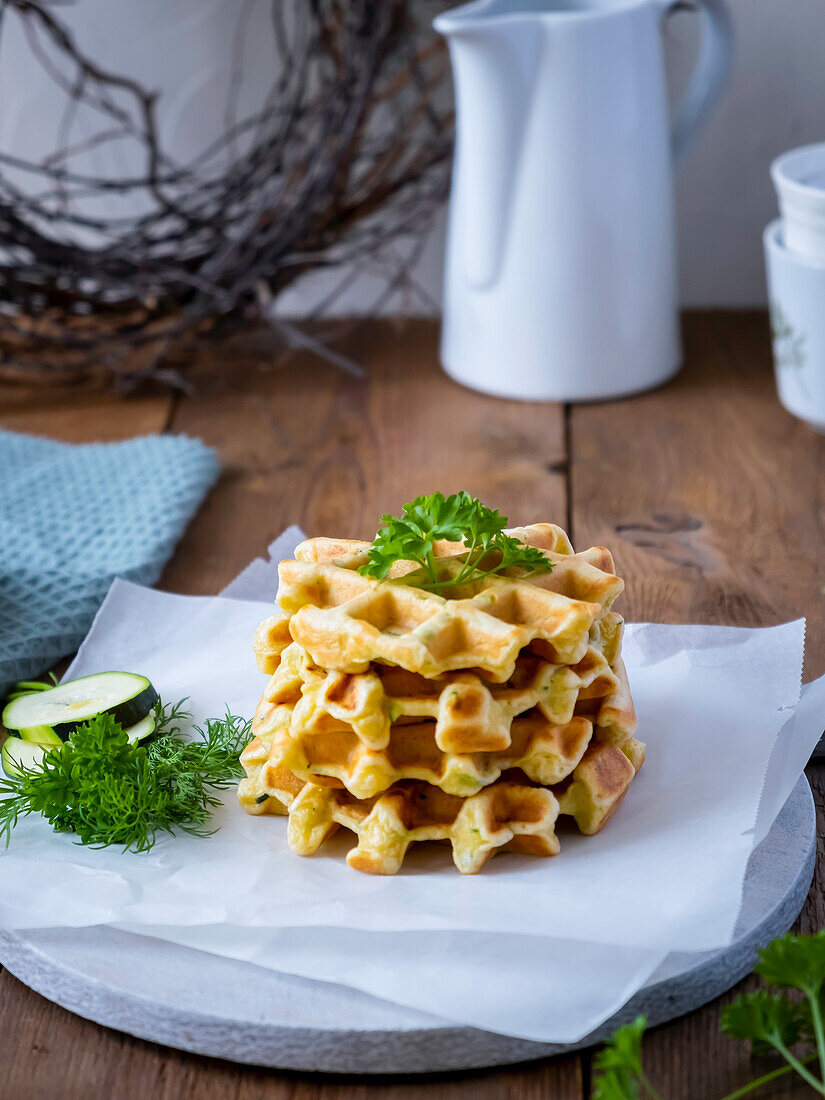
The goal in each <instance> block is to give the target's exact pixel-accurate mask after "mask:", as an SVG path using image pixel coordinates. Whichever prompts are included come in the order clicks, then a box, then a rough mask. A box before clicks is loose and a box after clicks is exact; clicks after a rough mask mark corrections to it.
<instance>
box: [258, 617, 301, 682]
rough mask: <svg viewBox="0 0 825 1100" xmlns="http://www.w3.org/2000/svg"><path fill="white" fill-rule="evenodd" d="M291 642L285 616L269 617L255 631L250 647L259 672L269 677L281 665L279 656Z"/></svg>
mask: <svg viewBox="0 0 825 1100" xmlns="http://www.w3.org/2000/svg"><path fill="white" fill-rule="evenodd" d="M291 642H292V635H291V634H290V633H289V620H288V619H287V617H286V616H285V615H280V614H278V615H270V616H269V618H268V619H264V621H263V622H262V623H261V625H260V626H259V627H258V629H257V630H256V631H255V639H254V641H253V643H252V647H253V649H254V650H255V660H256V661H257V662H258V668H259V669H260V670H261V672H265V673H267V675H271V674H272V673H273V672H274V671H275V670H276V669H277V667H278V665H279V664H280V663H281V654H282V653H283V651H284V650H285V649H286V647H287V646H288V645H289V644H290V643H291Z"/></svg>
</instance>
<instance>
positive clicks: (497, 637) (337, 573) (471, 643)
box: [280, 559, 601, 682]
mask: <svg viewBox="0 0 825 1100" xmlns="http://www.w3.org/2000/svg"><path fill="white" fill-rule="evenodd" d="M444 560H445V562H446V563H447V564H445V565H443V566H441V567H440V572H441V575H444V574H445V573H446V572H448V571H449V570H450V569H451V568H453V565H454V568H455V570H457V569H458V568H459V567H460V566H459V564H458V563H457V560H456V559H444ZM280 575H281V587H280V592H281V605H282V607H283V608H284V610H285V611H286V612H287V613H288V614H290V615H291V618H290V622H289V630H290V633H291V635H292V637H293V638H294V639H295V641H296V642H299V643H300V644H301V645H302V646H303V647H304V648H305V649H306V650H307V651H308V652H309V653H310V655H311V656H312V658H313V660H314V661H315V662H316V664H318V665H321V666H322V667H323V668H328V669H336V670H338V671H340V672H365V671H366V670H367V668H368V667H369V665H370V663H371V662H372V661H379V662H382V663H384V664H391V665H398V666H400V667H401V668H406V669H408V670H409V671H410V672H417V673H420V674H421V675H422V676H426V677H427V678H429V679H432V678H435V677H437V676H440V675H441V674H442V673H444V672H448V671H451V670H453V669H469V668H477V669H480V670H482V671H483V672H486V673H487V674H488V675H489V676H490V678H491V679H493V680H496V681H498V682H502V681H504V680H506V679H508V677H510V676H511V675H512V674H513V670H514V668H515V662H516V657H517V656H518V654H519V652H520V651H521V650H522V649H523V648H524V647H525V646H527V645H529V644H530V643H531V642H533V641H534V640H540V641H542V642H545V643H546V644H547V646H548V649H549V652H551V653H552V655H553V659H554V660H555V661H556V662H557V663H558V664H574V663H575V662H576V661H579V660H581V658H582V657H583V656H584V653H585V650H586V649H587V643H588V635H589V631H590V627H591V626H592V624H593V622H594V620H595V619H596V618H597V617H598V615H599V614H600V612H601V607H600V606H599V605H598V604H596V603H585V602H584V601H581V600H574V599H570V598H569V597H567V596H562V595H559V594H558V593H556V592H550V591H546V590H544V589H542V588H540V587H539V586H538V585H537V584H533V583H531V582H530V581H523V580H511V579H508V578H505V577H497V576H492V577H487V578H486V579H485V580H483V581H480V582H478V583H476V584H473V585H466V586H462V589H461V591H460V592H459V591H456V592H455V594H454V598H451V599H445V598H444V597H443V596H439V595H437V594H436V593H434V592H425V591H423V590H422V589H420V588H415V587H413V586H412V585H411V584H408V583H407V580H408V578H403V579H400V580H397V581H376V580H373V579H372V578H370V577H362V576H361V575H360V574H359V573H354V572H353V571H352V570H350V569H342V568H341V567H340V566H337V565H305V564H303V563H300V562H282V563H281V569H280ZM410 576H412V577H414V576H415V574H410Z"/></svg>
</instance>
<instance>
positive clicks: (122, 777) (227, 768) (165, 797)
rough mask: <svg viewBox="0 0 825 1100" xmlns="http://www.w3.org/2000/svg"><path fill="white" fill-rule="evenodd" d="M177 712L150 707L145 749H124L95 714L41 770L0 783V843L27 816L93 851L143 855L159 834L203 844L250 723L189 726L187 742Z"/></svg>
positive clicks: (117, 729) (236, 771)
mask: <svg viewBox="0 0 825 1100" xmlns="http://www.w3.org/2000/svg"><path fill="white" fill-rule="evenodd" d="M184 703H185V700H184V701H182V702H181V703H177V704H175V705H174V706H172V707H168V708H163V707H162V706H161V705H160V704H158V707H157V710H156V715H155V717H156V722H157V725H156V730H157V733H156V736H155V737H154V739H153V740H152V741H150V742H149V743H148V744H146V745H142V744H134V743H133V742H130V741H129V739H128V737H127V736H126V734H125V733H124V732H123V729H122V727H121V726H120V725H119V724H118V723H117V722H116V721H115V720H114V719H113V718H112V716H111V715H108V714H101V715H98V716H97V717H95V718H92V719H91V720H90V721H88V722H85V723H84V724H83V725H82V726H79V727H78V728H77V729H76V730H75V731H74V733H72V735H71V737H70V738H69V740H68V741H67V742H66V743H65V744H63V745H60V746H55V748H53V749H50V750H49V751H48V752H47V753H46V755H45V756H44V758H43V761H42V763H41V764H38V765H36V766H33V767H30V768H26V769H24V770H23V773H22V775H21V776H19V777H18V778H15V779H10V778H6V777H0V837H4V838H5V841H6V844H8V843H9V839H10V836H11V831H12V829H13V828H14V826H15V825H16V823H17V821H18V820H19V819H20V818H21V817H25V816H27V815H28V814H34V813H39V814H42V815H43V816H44V817H45V818H46V820H47V821H48V822H49V823H50V824H51V825H52V826H53V827H54V829H55V831H58V832H66V831H71V832H74V833H76V834H77V837H78V840H79V841H80V843H81V844H89V845H91V846H92V847H95V848H102V847H106V846H108V845H116V846H118V847H122V848H124V849H127V850H130V851H133V852H146V851H148V850H149V849H150V848H151V847H152V845H153V844H154V843H155V841H156V839H157V836H158V834H159V833H164V832H173V831H174V830H178V829H179V830H181V831H183V832H186V833H191V834H193V835H195V836H208V835H209V834H210V833H211V832H213V831H214V830H212V829H210V828H208V824H209V821H210V818H211V816H212V811H213V810H214V809H215V808H216V807H217V806H219V805H220V799H219V798H218V797H217V796H216V793H215V792H216V791H218V790H221V789H223V788H226V787H229V786H231V785H232V784H233V783H235V782H236V781H237V780H238V779H239V778H240V777H241V776H242V775H243V769H242V768H241V765H240V763H239V761H238V757H239V755H240V753H241V751H242V749H243V748H244V747H245V746H246V744H247V742H248V741H249V738H250V736H251V723H250V722H248V721H245V720H244V719H242V718H238V717H236V716H234V715H231V714H229V713H228V712H227V714H226V716H225V717H224V718H221V719H211V720H209V721H208V722H206V724H205V725H204V726H203V728H201V727H197V726H196V727H195V732H196V733H197V734H198V735H199V736H198V737H197V738H195V739H193V740H190V739H189V738H187V737H184V736H183V735H182V733H181V730H180V725H181V722H182V721H183V720H184V719H186V718H188V717H189V715H188V714H187V713H186V712H185V710H184V709H183V707H184ZM3 796H5V797H3Z"/></svg>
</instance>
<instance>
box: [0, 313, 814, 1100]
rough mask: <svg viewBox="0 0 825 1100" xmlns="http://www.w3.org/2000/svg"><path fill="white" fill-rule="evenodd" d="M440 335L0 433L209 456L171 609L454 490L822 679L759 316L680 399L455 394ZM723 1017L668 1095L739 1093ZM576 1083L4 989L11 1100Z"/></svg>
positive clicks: (573, 1095)
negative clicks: (337, 1072)
mask: <svg viewBox="0 0 825 1100" xmlns="http://www.w3.org/2000/svg"><path fill="white" fill-rule="evenodd" d="M436 340H437V333H436V327H435V325H434V324H432V323H429V322H408V323H404V324H400V323H395V322H376V323H371V324H369V325H367V326H365V327H363V328H362V329H360V331H358V332H356V333H355V334H353V335H352V336H351V337H350V338H349V340H348V341H347V342H346V345H345V347H344V350H345V351H346V352H347V354H349V355H351V356H352V357H353V358H354V359H356V360H358V361H360V362H361V363H363V364H364V365H365V367H366V368H367V373H368V377H367V380H366V381H357V380H354V379H352V378H350V377H348V376H347V375H345V374H343V373H341V372H340V371H338V370H336V369H334V368H332V367H330V366H327V365H325V364H321V363H318V362H315V361H313V360H311V359H310V358H308V357H305V356H296V357H295V358H294V359H292V360H291V361H290V362H289V363H287V364H285V365H281V366H277V367H273V366H272V365H271V364H272V360H273V355H272V353H271V350H270V348H269V347H268V346H267V342H266V340H264V339H263V338H262V337H260V336H257V335H256V336H250V337H248V338H246V339H244V340H242V341H240V342H235V343H234V344H233V345H231V346H228V347H225V348H222V349H217V350H216V351H212V352H209V353H208V355H207V356H205V359H204V365H203V369H202V370H199V372H198V373H199V375H201V376H202V377H201V390H200V392H199V393H198V395H197V396H187V397H183V398H180V397H174V398H173V397H152V398H141V399H133V400H129V401H114V400H112V399H109V398H105V397H97V398H86V399H83V398H79V399H71V400H61V402H60V403H59V404H54V403H52V404H45V403H43V402H44V401H46V400H48V399H46V398H44V399H42V400H41V401H39V402H38V403H37V404H36V405H34V406H32V405H27V406H25V407H24V406H21V405H20V404H19V397H18V398H14V395H13V394H8V395H7V396H6V411H5V412H2V413H0V426H3V427H7V428H13V429H17V430H20V431H28V432H34V433H38V434H43V435H48V436H54V437H56V438H60V439H67V440H75V441H79V440H89V439H121V438H125V437H128V436H131V435H136V434H141V433H146V432H164V431H175V432H186V433H188V434H191V435H198V436H200V437H202V438H203V439H204V440H206V442H208V443H211V444H213V445H215V446H216V447H217V448H218V451H219V453H220V456H221V460H222V463H223V466H224V473H223V476H222V479H221V481H220V483H219V484H218V486H217V488H216V489H215V490H214V491H213V493H212V495H211V496H210V498H209V500H208V501H207V502H206V504H205V505H204V507H203V508H202V509H201V511H200V513H199V515H198V516H197V518H196V519H195V520H194V522H193V523H192V525H191V527H190V528H189V530H188V531H187V533H186V535H185V537H184V538H183V541H182V542H181V544H180V546H179V547H178V550H177V553H176V554H175V556H174V558H173V560H172V561H171V562H170V564H169V567H168V569H167V570H166V573H165V575H164V577H163V582H162V584H163V587H164V588H168V589H171V590H174V591H179V592H187V593H214V592H216V591H217V590H218V589H219V588H220V587H221V586H222V585H224V584H225V583H226V582H227V581H229V580H230V579H231V577H232V576H233V575H234V574H236V573H237V572H238V571H239V570H240V569H241V568H242V567H243V566H244V565H245V564H246V563H247V562H248V561H249V560H250V559H251V558H252V557H254V556H256V555H257V554H259V553H261V552H262V551H263V550H264V548H265V547H266V545H267V543H268V542H269V541H270V540H271V539H273V538H274V537H275V536H276V535H277V534H278V533H279V532H280V531H281V530H282V528H284V527H285V526H286V525H287V524H290V523H298V524H300V525H301V526H302V527H303V528H304V529H305V530H306V531H307V532H308V533H310V534H321V533H327V534H337V535H341V536H351V537H369V536H371V535H372V533H373V532H374V531H375V528H376V524H377V520H378V518H379V516H380V514H381V513H382V512H385V511H389V512H397V511H398V509H399V508H400V506H401V505H402V503H403V502H404V501H407V500H410V499H411V498H412V497H414V496H415V495H417V494H418V493H427V492H431V491H433V490H434V489H436V488H439V489H443V490H444V491H446V492H450V491H454V490H456V489H459V488H464V489H468V490H469V491H470V492H471V493H473V494H475V495H477V496H480V497H481V498H482V499H483V500H485V501H486V502H487V503H489V504H491V505H494V506H495V507H497V508H499V509H501V510H502V511H503V512H504V513H505V514H506V515H508V516H509V517H510V520H511V521H512V522H513V523H517V524H521V523H529V522H531V521H534V520H544V519H549V520H555V521H557V522H559V523H561V524H562V525H563V526H565V527H566V528H567V529H568V531H569V532H570V534H571V535H572V538H573V541H574V544H575V545H576V546H577V547H580V548H581V547H586V546H589V545H591V544H594V543H603V544H606V545H608V546H610V547H611V548H612V549H613V551H614V553H615V556H616V559H617V562H618V568H619V571H620V572H621V573H622V574H623V575H624V576H625V577H626V578H627V592H626V595H625V596H624V597H623V604H622V605H621V609H622V611H623V612H624V614H625V616H626V617H628V618H630V619H650V620H658V621H662V622H708V623H727V624H734V625H742V626H757V625H763V624H772V623H778V622H782V621H784V620H787V619H790V618H794V617H796V616H799V615H808V616H809V621H808V649H807V656H806V678H812V677H814V676H820V675H822V674H823V673H825V616H824V613H825V554H824V553H823V545H825V439H823V438H821V437H819V436H816V435H815V434H813V433H812V432H811V431H809V430H808V429H807V428H806V427H805V426H804V425H802V424H801V423H799V422H798V421H796V420H794V419H793V417H791V416H790V415H788V414H787V413H786V412H785V411H784V410H783V409H782V407H781V406H780V405H779V402H778V401H777V399H776V393H775V389H774V382H773V377H772V373H771V367H770V346H769V337H768V328H767V323H766V319H765V318H764V316H763V315H761V314H757V313H736V314H731V313H701V314H691V315H688V316H687V318H686V323H685V343H686V365H685V369H684V370H683V372H682V373H681V375H680V376H679V377H678V378H677V379H676V380H675V381H674V382H672V383H671V384H669V385H668V386H666V387H664V388H663V389H660V390H657V391H656V392H654V393H649V394H645V395H643V396H641V397H635V398H632V399H629V400H626V401H619V402H614V403H611V404H594V405H585V406H576V407H573V408H565V407H564V406H561V405H547V404H527V403H518V402H507V401H501V400H496V399H494V398H489V397H484V396H481V395H479V394H474V393H471V392H469V391H468V390H464V389H462V388H460V387H459V386H457V385H455V384H454V383H452V382H450V381H449V380H448V379H447V378H446V377H444V376H443V375H442V374H441V373H440V371H439V370H438V367H437V355H436ZM207 359H208V360H209V362H207V361H206V360H207ZM216 360H217V362H218V363H222V364H223V365H224V366H225V368H226V370H225V375H224V377H223V378H222V379H221V380H216V378H215V376H214V374H213V373H212V372H211V370H210V369H209V365H210V363H214V362H215V361H216ZM809 776H810V779H811V782H812V785H813V787H814V792H815V795H816V798H817V803H818V809H819V814H820V836H821V833H822V829H821V826H822V821H823V816H822V814H823V807H825V782H823V773H822V772H821V770H820V768H818V767H811V768H810V769H809ZM824 913H825V889H824V888H823V881H822V872H821V869H820V868H818V869H817V875H816V879H815V882H814V886H813V888H812V890H811V894H810V896H809V898H808V902H807V904H806V907H805V910H804V912H803V914H802V916H801V918H800V921H799V928H800V929H801V930H802V931H813V930H816V929H819V928H821V927H822V926H823V923H825V922H824V921H823V914H824ZM725 999H726V998H723V1000H725ZM718 1018H719V1004H718V1003H714V1004H711V1005H708V1006H707V1007H706V1008H704V1009H702V1010H700V1011H698V1012H695V1013H693V1014H692V1015H690V1016H688V1017H686V1018H685V1019H682V1020H680V1021H678V1022H676V1023H673V1024H670V1025H668V1026H665V1027H661V1028H658V1029H656V1030H655V1031H653V1032H652V1033H651V1034H650V1035H649V1036H648V1037H647V1039H646V1041H645V1057H646V1061H647V1064H648V1067H649V1070H650V1074H651V1076H652V1078H653V1080H654V1081H655V1082H656V1083H657V1085H658V1086H659V1087H660V1088H661V1090H662V1092H663V1093H664V1095H665V1096H666V1097H668V1098H669V1100H714V1098H718V1097H719V1096H721V1095H722V1094H723V1093H725V1092H727V1091H729V1090H731V1089H733V1088H734V1087H736V1086H737V1085H739V1084H741V1083H743V1082H744V1081H745V1080H747V1079H748V1077H749V1075H750V1074H751V1071H752V1069H753V1068H754V1067H752V1066H751V1065H750V1064H749V1057H748V1051H747V1048H746V1046H745V1045H744V1044H741V1043H733V1042H730V1041H728V1040H727V1039H725V1038H724V1037H722V1036H721V1035H720V1033H719V1027H718ZM590 1065H591V1059H590V1055H589V1054H584V1055H576V1056H574V1057H569V1058H563V1059H559V1060H555V1061H551V1062H546V1063H542V1064H534V1065H529V1066H525V1067H520V1068H517V1069H511V1070H507V1071H504V1072H494V1073H489V1074H480V1073H479V1074H470V1075H466V1074H463V1075H447V1076H445V1075H441V1076H439V1077H437V1078H427V1079H417V1080H412V1081H410V1080H403V1079H399V1080H395V1081H392V1080H386V1081H374V1080H359V1081H353V1080H352V1079H331V1078H328V1077H319V1076H311V1075H300V1074H279V1073H274V1072H270V1071H267V1070H262V1069H249V1068H242V1067H239V1066H235V1065H231V1064H229V1063H224V1062H217V1061H211V1060H209V1059H207V1058H200V1057H195V1056H192V1055H188V1054H182V1053H179V1052H176V1051H174V1050H167V1049H164V1048H161V1047H157V1046H154V1045H152V1044H151V1043H146V1042H141V1041H138V1040H135V1039H131V1038H128V1037H126V1036H124V1035H119V1034H117V1033H116V1032H113V1031H107V1030H106V1029H105V1028H101V1027H98V1026H97V1025H96V1024H93V1023H89V1022H87V1021H85V1020H81V1019H79V1018H78V1017H75V1016H71V1015H69V1014H68V1013H67V1012H65V1011H63V1010H62V1009H60V1008H57V1007H55V1006H54V1005H52V1004H50V1003H48V1002H47V1001H45V1000H43V999H42V998H40V997H39V996H37V995H36V994H34V993H32V992H30V991H29V990H28V989H26V988H24V987H23V986H22V985H21V984H20V983H18V982H17V981H16V980H15V979H14V978H12V977H11V976H10V975H8V974H7V973H4V974H2V975H0V1096H2V1097H3V1100H18V1098H28V1097H35V1096H37V1097H41V1096H43V1097H55V1098H59V1100H70V1098H71V1100H73V1098H75V1097H76V1098H78V1100H97V1098H102V1100H108V1098H110V1097H114V1096H118V1097H119V1098H120V1100H132V1098H134V1100H143V1098H146V1097H152V1098H153V1100H178V1098H182V1097H187V1098H188V1097H205V1098H209V1100H223V1098H226V1100H230V1098H233V1100H253V1098H256V1097H266V1098H267V1100H286V1098H287V1097H289V1098H290V1100H310V1098H316V1097H320V1098H322V1100H363V1098H369V1097H372V1096H382V1097H397V1098H414V1097H415V1098H417V1097H425V1098H427V1097H428V1098H431V1100H457V1098H459V1097H461V1098H464V1097H467V1098H469V1097H473V1098H476V1097H478V1098H479V1100H483V1098H493V1097H496V1098H498V1097H507V1098H513V1100H532V1098H536V1100H539V1098H541V1100H581V1098H585V1097H587V1096H588V1095H589V1088H590V1072H591V1071H590ZM760 1095H762V1096H779V1095H781V1096H797V1095H798V1096H800V1097H801V1096H805V1095H809V1093H808V1092H806V1091H804V1090H801V1089H799V1090H796V1091H794V1086H790V1087H789V1086H787V1085H785V1086H783V1087H782V1088H780V1087H779V1086H775V1087H774V1091H765V1092H763V1093H761V1094H760Z"/></svg>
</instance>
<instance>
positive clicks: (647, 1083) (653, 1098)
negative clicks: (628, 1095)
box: [639, 1072, 662, 1100]
mask: <svg viewBox="0 0 825 1100" xmlns="http://www.w3.org/2000/svg"><path fill="white" fill-rule="evenodd" d="M639 1080H640V1082H641V1084H642V1088H643V1089H644V1090H645V1092H646V1093H647V1095H648V1096H649V1097H650V1100H662V1094H661V1093H660V1092H659V1091H658V1090H657V1089H655V1088H654V1087H653V1084H652V1083H651V1080H650V1078H649V1077H648V1075H647V1074H646V1073H644V1072H642V1073H641V1074H640V1075H639Z"/></svg>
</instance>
